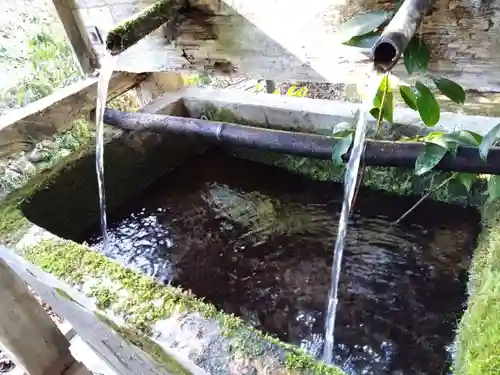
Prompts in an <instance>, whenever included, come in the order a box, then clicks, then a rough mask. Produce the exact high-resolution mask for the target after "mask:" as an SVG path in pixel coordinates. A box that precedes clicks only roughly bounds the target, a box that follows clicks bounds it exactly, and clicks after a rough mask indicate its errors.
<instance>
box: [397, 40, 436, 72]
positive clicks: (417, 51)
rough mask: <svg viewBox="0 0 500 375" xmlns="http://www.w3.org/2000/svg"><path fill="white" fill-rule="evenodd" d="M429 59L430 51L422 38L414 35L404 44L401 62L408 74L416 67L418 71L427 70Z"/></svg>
mask: <svg viewBox="0 0 500 375" xmlns="http://www.w3.org/2000/svg"><path fill="white" fill-rule="evenodd" d="M430 59H431V52H430V50H429V47H427V45H426V44H425V42H424V41H423V40H422V39H420V38H418V37H416V36H415V37H413V38H412V39H411V40H410V43H408V45H407V46H406V49H405V52H404V54H403V62H404V64H405V67H406V70H407V71H408V74H412V73H413V72H414V71H415V70H416V69H418V70H420V71H425V70H427V67H428V66H429V61H430Z"/></svg>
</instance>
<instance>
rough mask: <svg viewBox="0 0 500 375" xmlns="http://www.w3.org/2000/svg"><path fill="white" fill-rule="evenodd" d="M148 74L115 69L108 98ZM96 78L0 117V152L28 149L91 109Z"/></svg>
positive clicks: (95, 92)
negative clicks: (116, 70)
mask: <svg viewBox="0 0 500 375" xmlns="http://www.w3.org/2000/svg"><path fill="white" fill-rule="evenodd" d="M146 77H147V75H145V74H134V73H123V72H117V73H114V74H113V77H112V78H111V81H110V83H109V91H108V93H109V94H108V101H109V100H112V99H113V98H115V97H117V96H119V95H121V94H123V93H124V92H126V91H128V90H130V89H131V88H133V87H135V86H137V85H138V84H139V83H140V82H142V81H143V80H144V79H145V78H146ZM97 83H98V78H97V77H95V78H89V79H87V80H84V81H80V82H77V83H75V84H73V85H71V86H68V87H66V88H64V89H61V90H58V91H56V92H55V93H54V94H52V95H49V96H47V97H45V98H43V99H40V100H38V101H36V102H34V103H31V104H29V105H27V106H26V107H24V108H20V109H18V110H14V111H11V112H9V113H7V114H6V115H4V116H2V117H0V156H2V155H8V154H12V153H15V152H18V151H21V150H28V149H30V147H32V145H33V144H34V143H36V142H39V141H42V140H44V139H47V138H50V137H52V136H54V134H56V133H59V132H61V131H64V130H66V129H68V128H69V127H70V126H71V125H72V121H73V120H76V119H78V118H80V117H82V116H83V115H85V114H87V113H88V112H90V111H91V110H93V109H94V108H95V106H96V100H97Z"/></svg>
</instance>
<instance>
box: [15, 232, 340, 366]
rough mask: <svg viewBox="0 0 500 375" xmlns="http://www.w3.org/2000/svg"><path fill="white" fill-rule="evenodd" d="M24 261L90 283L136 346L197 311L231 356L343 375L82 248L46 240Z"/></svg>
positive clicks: (75, 281) (71, 281)
mask: <svg viewBox="0 0 500 375" xmlns="http://www.w3.org/2000/svg"><path fill="white" fill-rule="evenodd" d="M24 257H25V258H26V259H27V260H28V261H30V262H32V263H33V264H36V265H38V266H40V267H41V268H42V269H43V270H44V271H46V272H49V273H51V274H53V275H54V276H56V277H58V278H59V279H61V280H63V281H65V282H67V283H68V284H70V285H79V286H82V285H83V284H84V283H85V279H87V281H88V279H92V280H94V282H93V283H92V286H91V287H90V288H83V289H84V290H87V292H86V293H87V295H89V296H90V297H94V299H95V300H96V303H97V305H98V306H101V307H102V308H106V309H110V310H112V311H113V312H114V313H116V314H119V315H120V316H123V317H124V320H125V321H126V323H127V324H128V325H129V326H130V329H129V330H128V331H127V335H128V337H129V339H130V338H131V337H132V338H134V340H135V341H136V342H137V341H140V343H139V345H143V346H144V345H149V346H151V345H152V341H150V340H147V339H144V338H141V337H143V336H141V335H149V334H151V332H152V331H151V328H152V326H153V324H154V323H156V322H158V321H160V320H163V319H166V318H168V317H169V316H171V315H172V314H173V313H179V312H197V313H200V314H202V315H203V316H204V317H205V318H206V319H214V320H215V321H216V322H217V323H218V325H219V326H220V327H221V332H222V333H223V335H224V336H225V337H227V338H229V339H231V342H232V343H233V345H232V347H233V349H232V350H233V355H234V356H237V355H238V354H241V353H243V354H244V355H245V356H249V357H256V356H259V355H262V354H263V351H265V352H268V351H269V352H273V351H277V352H280V353H281V355H282V356H284V358H285V364H284V366H285V368H287V369H288V372H287V373H288V374H290V375H291V374H297V371H298V372H299V373H301V374H318V375H341V374H343V372H342V371H341V370H339V369H338V368H334V367H330V366H326V365H325V364H323V363H320V362H317V361H315V360H314V359H313V357H311V356H310V355H308V354H306V353H304V352H303V351H301V350H300V349H298V348H296V347H294V346H292V345H289V344H285V343H282V342H280V341H279V340H277V339H275V338H273V337H270V336H268V335H266V334H264V333H262V332H260V331H258V330H256V329H254V328H252V327H249V326H247V325H246V324H245V323H244V322H243V321H242V320H241V319H240V318H238V317H235V316H233V315H228V314H225V313H223V312H220V311H218V310H217V309H216V308H215V307H214V306H213V305H211V304H209V303H207V302H204V301H202V300H201V299H199V298H197V297H195V296H194V295H193V294H192V293H191V292H190V291H185V290H182V289H181V288H177V287H172V286H168V285H163V284H159V283H157V282H156V281H155V280H154V279H152V278H150V277H148V276H144V275H141V274H139V273H138V272H135V271H133V270H130V269H125V268H124V267H122V266H121V265H120V264H118V263H115V262H113V261H111V260H109V259H108V258H106V257H105V256H104V255H102V254H99V253H96V252H93V251H92V250H90V249H89V248H87V247H85V246H83V245H79V244H76V243H74V242H71V241H66V240H61V239H58V240H45V241H42V242H40V243H38V244H37V245H34V246H32V247H29V248H26V249H25V250H24ZM137 335H139V336H137ZM153 343H154V342H153ZM155 347H156V346H155ZM153 351H155V350H153ZM281 355H280V356H279V357H281Z"/></svg>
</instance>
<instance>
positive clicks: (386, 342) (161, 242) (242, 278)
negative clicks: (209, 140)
mask: <svg viewBox="0 0 500 375" xmlns="http://www.w3.org/2000/svg"><path fill="white" fill-rule="evenodd" d="M342 193H343V191H342V187H341V186H339V185H336V184H332V183H326V182H315V181H310V180H308V179H306V178H303V177H299V176H296V175H293V174H290V173H288V172H285V171H282V170H279V169H276V168H273V167H269V166H265V165H262V164H257V163H252V162H249V161H243V160H238V159H234V158H230V157H226V156H225V155H224V154H222V153H221V152H218V151H215V152H213V153H210V154H206V155H202V156H201V157H199V158H197V159H194V160H193V161H192V162H191V163H189V164H186V165H184V166H183V167H182V168H180V169H178V170H177V171H175V172H174V173H173V174H170V175H168V176H166V177H165V178H164V179H162V180H160V181H158V182H157V183H156V184H155V185H154V186H151V188H150V189H148V190H147V191H144V192H143V194H142V195H141V196H139V197H137V198H136V199H134V200H133V202H130V203H129V204H127V205H126V206H124V207H121V208H120V209H119V210H117V211H116V212H114V213H112V214H111V215H110V223H109V241H110V244H109V249H110V251H111V254H112V256H113V257H115V258H117V259H120V260H121V261H123V262H124V263H126V264H128V265H131V266H133V267H136V268H138V269H140V270H141V271H142V272H144V273H146V274H150V275H154V276H155V277H158V278H159V279H161V280H163V281H164V282H167V283H172V284H173V285H181V286H182V287H184V288H186V289H191V290H192V291H193V292H194V293H195V294H196V295H197V296H199V297H205V298H206V299H207V300H208V301H210V302H212V303H214V304H215V305H216V306H218V307H219V308H221V309H223V310H224V311H226V312H230V313H234V314H236V315H239V316H241V317H243V318H244V319H245V320H246V321H248V322H250V323H251V324H254V325H255V326H256V327H258V328H259V329H261V330H264V331H266V332H268V333H271V334H273V335H276V336H277V337H279V338H280V339H282V340H283V341H287V342H291V343H294V344H297V345H301V346H302V347H303V348H305V349H306V350H309V351H310V352H312V353H314V354H315V355H318V356H320V355H321V348H322V337H323V333H324V332H323V331H324V314H325V309H326V302H327V297H328V289H329V287H330V267H331V264H332V250H333V242H334V236H335V233H336V232H337V225H338V218H339V214H340V207H341V200H342ZM415 200H416V199H415V198H399V197H395V196H391V195H389V194H383V193H380V192H375V191H372V190H362V191H361V192H360V193H359V195H358V198H357V201H356V204H355V210H354V212H353V215H352V218H351V220H350V225H349V230H348V235H347V245H346V250H345V253H344V262H343V269H342V275H341V278H340V287H339V305H338V313H337V318H336V328H335V353H334V354H335V355H334V358H335V362H336V363H337V364H339V365H340V366H342V367H343V368H344V369H346V370H347V371H348V372H349V373H352V374H391V375H396V374H399V375H403V374H404V375H414V374H415V375H416V374H448V373H449V371H448V368H449V363H450V355H451V354H450V353H451V350H452V349H451V347H452V343H453V338H454V329H455V327H456V322H457V320H459V319H460V316H461V314H462V311H463V305H464V302H465V282H466V276H467V275H466V270H467V268H468V266H469V261H470V255H471V252H472V250H473V248H474V245H475V241H476V236H477V232H478V222H479V216H478V214H477V213H476V211H474V210H467V209H463V208H460V207H453V206H448V205H444V204H438V203H435V202H430V201H429V202H425V203H424V204H422V205H421V206H420V207H419V208H418V209H417V210H416V211H415V212H413V213H412V214H411V215H410V216H409V217H408V219H407V220H406V222H405V223H402V224H401V225H398V226H396V227H392V226H391V225H390V223H391V222H393V221H394V220H396V219H397V218H398V217H399V216H400V215H402V214H403V213H404V212H405V211H406V210H407V209H408V208H410V207H411V206H412V205H413V204H414V202H415ZM83 239H86V240H87V241H88V242H89V243H90V244H91V245H100V241H101V237H99V228H98V227H96V228H93V229H91V230H90V231H89V233H87V234H85V235H84V236H83Z"/></svg>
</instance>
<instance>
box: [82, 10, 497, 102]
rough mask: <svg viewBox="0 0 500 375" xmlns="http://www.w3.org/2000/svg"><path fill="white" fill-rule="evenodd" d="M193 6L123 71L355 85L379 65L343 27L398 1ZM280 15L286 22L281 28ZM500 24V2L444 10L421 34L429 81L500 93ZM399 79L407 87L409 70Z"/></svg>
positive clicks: (93, 14)
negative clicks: (438, 78)
mask: <svg viewBox="0 0 500 375" xmlns="http://www.w3.org/2000/svg"><path fill="white" fill-rule="evenodd" d="M155 1H156V0H145V1H141V2H138V1H137V0H120V1H114V0H113V1H106V4H104V1H103V3H102V6H98V7H96V6H94V7H85V6H81V7H80V9H79V12H81V13H82V15H83V16H82V19H83V22H84V23H85V24H87V25H92V24H94V23H95V22H97V21H96V20H99V28H101V29H102V30H103V33H105V32H106V31H109V30H111V29H112V28H113V27H114V26H115V24H116V23H117V22H120V21H121V20H123V19H125V18H127V17H130V16H132V15H133V14H134V13H137V12H139V11H140V10H142V9H144V8H145V7H147V6H149V5H151V4H153V3H154V2H155ZM189 3H190V7H188V8H186V9H184V10H183V15H184V16H185V19H184V21H183V22H182V23H181V25H180V26H179V28H178V30H177V31H178V34H179V36H178V37H177V39H176V41H175V43H170V42H169V41H168V40H167V39H166V38H165V37H164V30H162V29H159V30H157V31H155V32H153V33H152V34H150V35H149V36H147V37H146V38H144V39H143V40H141V41H140V42H139V43H137V44H136V45H134V46H133V47H131V48H130V49H129V50H127V51H125V53H123V54H122V55H121V56H120V58H119V61H118V66H119V69H121V70H124V71H130V72H144V71H146V72H155V71H170V70H178V71H184V70H198V71H213V72H218V73H224V74H231V73H233V72H238V73H241V74H246V75H248V76H251V77H255V78H259V79H261V78H264V79H272V80H277V81H284V80H294V81H329V82H334V83H356V82H358V81H360V80H361V81H362V80H365V79H366V78H365V77H366V74H367V71H368V70H369V67H370V66H371V62H370V59H368V54H367V52H368V50H367V49H364V50H363V49H359V48H354V47H348V46H344V45H342V44H341V43H340V39H339V34H338V33H337V31H338V28H339V26H340V25H341V24H342V23H343V22H344V21H345V20H346V19H347V18H349V17H350V16H352V15H355V14H358V13H361V12H365V11H369V10H381V9H385V10H387V9H392V8H393V7H394V2H387V1H386V0H370V1H360V0H320V1H314V2H298V3H294V6H290V2H289V0H275V1H271V2H270V1H268V0H190V1H189ZM94 5H95V4H94ZM105 13H109V16H104V14H105ZM276 14H279V15H280V17H282V18H281V19H283V20H284V21H283V23H282V24H280V26H279V27H276V25H277V20H276ZM118 15H119V16H118ZM499 19H500V2H498V1H494V2H489V3H488V4H486V5H483V8H482V9H475V8H474V6H466V5H461V4H460V3H459V2H455V1H452V0H443V1H438V2H436V5H435V9H433V11H432V13H431V14H430V15H429V16H427V17H426V18H425V20H424V23H423V25H422V28H421V32H422V34H423V38H424V39H425V40H426V42H427V43H428V44H429V45H430V49H431V52H432V53H431V63H430V67H429V69H430V73H431V74H434V75H444V76H446V77H448V78H450V79H453V80H455V81H457V82H458V83H460V84H462V85H463V86H464V87H466V88H467V89H474V90H479V91H495V92H500V63H499V59H500V57H499V56H498V53H497V51H498V50H499V48H500V22H498V21H499ZM99 53H101V54H102V53H104V51H103V49H101V51H99ZM395 73H396V74H397V75H399V76H401V77H402V78H404V79H408V76H407V74H406V73H405V69H404V67H403V64H402V62H401V63H400V64H398V65H397V67H396V69H395ZM414 78H415V79H416V78H418V79H422V80H424V81H426V80H427V79H426V78H425V77H423V76H421V77H418V76H415V77H414ZM412 79H413V78H412Z"/></svg>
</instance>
